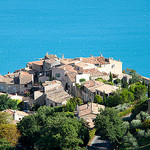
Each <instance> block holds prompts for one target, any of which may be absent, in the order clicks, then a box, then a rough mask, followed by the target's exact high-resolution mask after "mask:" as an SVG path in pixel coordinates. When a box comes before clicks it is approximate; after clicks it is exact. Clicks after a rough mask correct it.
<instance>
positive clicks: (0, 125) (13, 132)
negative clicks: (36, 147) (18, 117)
mask: <svg viewBox="0 0 150 150" xmlns="http://www.w3.org/2000/svg"><path fill="white" fill-rule="evenodd" d="M19 136H20V133H19V131H18V130H17V127H16V125H15V124H12V117H11V115H10V114H8V113H5V112H0V139H1V146H2V147H3V145H8V146H9V145H11V146H12V147H15V146H16V145H17V143H18V139H19ZM2 139H5V140H2ZM7 141H8V142H7Z"/></svg>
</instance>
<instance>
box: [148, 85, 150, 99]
mask: <svg viewBox="0 0 150 150" xmlns="http://www.w3.org/2000/svg"><path fill="white" fill-rule="evenodd" d="M148 97H150V83H149V84H148Z"/></svg>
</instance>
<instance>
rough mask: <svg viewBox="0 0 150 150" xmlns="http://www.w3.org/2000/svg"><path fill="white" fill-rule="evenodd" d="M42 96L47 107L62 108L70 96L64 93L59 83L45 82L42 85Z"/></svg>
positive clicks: (55, 81) (56, 81)
mask: <svg viewBox="0 0 150 150" xmlns="http://www.w3.org/2000/svg"><path fill="white" fill-rule="evenodd" d="M43 88H44V96H45V101H46V105H47V106H51V107H55V106H62V105H65V104H66V103H67V100H68V99H69V98H70V95H69V94H68V93H67V92H65V91H64V89H63V86H62V84H61V82H60V81H58V80H53V81H46V82H45V83H43Z"/></svg>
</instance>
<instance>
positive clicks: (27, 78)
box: [19, 71, 32, 84]
mask: <svg viewBox="0 0 150 150" xmlns="http://www.w3.org/2000/svg"><path fill="white" fill-rule="evenodd" d="M19 79H20V84H29V83H32V74H29V73H27V72H23V71H22V72H21V73H20V77H19Z"/></svg>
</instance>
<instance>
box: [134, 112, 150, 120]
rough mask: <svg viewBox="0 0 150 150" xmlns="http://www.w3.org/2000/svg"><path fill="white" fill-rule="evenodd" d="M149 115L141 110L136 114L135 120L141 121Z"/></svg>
mask: <svg viewBox="0 0 150 150" xmlns="http://www.w3.org/2000/svg"><path fill="white" fill-rule="evenodd" d="M148 117H149V115H148V113H146V112H143V111H141V112H140V113H139V114H138V115H136V119H137V120H141V121H142V122H143V121H144V120H146V119H147V118H148Z"/></svg>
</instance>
